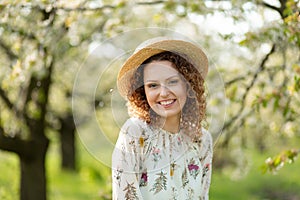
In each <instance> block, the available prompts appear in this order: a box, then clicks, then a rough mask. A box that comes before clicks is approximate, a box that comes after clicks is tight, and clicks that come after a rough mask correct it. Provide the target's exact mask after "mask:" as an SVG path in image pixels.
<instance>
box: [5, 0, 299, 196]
mask: <svg viewBox="0 0 300 200" xmlns="http://www.w3.org/2000/svg"><path fill="white" fill-rule="evenodd" d="M267 2H270V1H263V0H257V1H247V0H240V1H236V0H231V1H198V0H192V1H179V0H167V1H129V0H128V1H126V0H98V1H83V0H82V1H80V0H79V1H53V0H43V1H35V0H32V1H28V0H18V1H12V0H3V1H1V3H0V11H1V13H0V58H1V59H0V65H1V67H0V88H1V89H2V90H3V91H5V92H6V93H7V97H8V98H9V99H10V100H11V102H14V103H15V104H14V106H13V107H12V108H7V106H5V103H4V99H3V98H2V99H1V101H0V109H1V112H0V126H1V127H3V129H4V130H5V133H6V136H10V137H20V138H23V139H28V138H30V131H29V129H28V127H27V126H26V123H25V122H24V120H23V119H22V116H20V113H19V111H20V110H24V111H25V112H26V113H27V114H28V116H29V117H30V118H33V119H35V118H39V117H41V116H40V115H41V111H40V110H39V109H37V105H38V103H39V102H41V101H43V100H45V98H46V97H45V93H44V92H43V91H41V90H38V89H37V88H39V85H40V81H39V80H41V79H42V78H43V77H45V76H46V75H47V73H48V72H47V69H48V68H47V66H48V65H47V64H49V62H50V61H51V60H52V59H53V58H55V64H54V65H55V67H54V70H53V76H52V83H51V90H50V96H49V104H48V106H47V114H46V121H47V123H48V124H47V126H49V127H48V128H51V129H53V130H57V129H58V128H59V127H60V123H59V120H58V118H59V117H61V116H64V115H66V114H67V113H70V112H72V109H71V100H72V99H71V98H72V88H73V84H74V79H75V75H76V72H77V71H78V69H79V68H80V67H82V66H81V64H82V62H83V60H85V59H86V58H87V57H88V56H90V54H91V49H92V45H95V44H100V43H101V42H103V41H105V40H106V39H108V38H110V37H112V36H115V35H117V34H118V33H122V32H125V31H128V30H131V29H134V28H144V27H160V28H166V29H171V30H174V31H178V32H180V33H182V34H185V35H187V36H188V37H191V38H193V39H194V40H195V41H196V42H198V43H199V44H201V45H202V46H203V48H204V49H205V50H206V52H207V54H208V56H209V59H210V62H211V66H212V67H215V68H216V70H215V71H217V72H211V73H210V74H209V76H208V82H209V81H211V82H212V83H213V82H214V80H215V79H216V77H217V76H222V78H223V80H224V86H225V88H224V90H225V95H223V94H221V93H220V94H216V95H215V96H211V97H210V99H209V101H208V118H215V119H217V121H218V123H219V124H220V126H221V125H223V123H224V129H223V132H221V131H220V130H219V129H214V130H216V131H215V132H213V133H212V134H213V135H214V137H215V138H214V139H215V141H216V144H215V150H216V152H222V151H223V153H224V158H223V160H222V158H218V162H219V163H218V164H219V165H220V168H221V169H222V168H226V166H235V167H238V168H239V169H240V171H239V172H238V174H246V173H247V171H246V170H249V168H248V167H247V166H249V163H250V161H249V160H250V158H248V157H247V156H246V149H247V148H248V147H250V148H252V147H255V148H257V149H259V150H260V151H261V152H264V151H266V149H272V144H274V143H275V144H276V145H277V144H285V143H284V142H285V141H286V140H288V139H290V138H299V137H300V135H299V131H298V130H300V127H299V124H300V123H299V117H298V116H299V115H300V109H299V108H300V100H299V99H300V95H299V90H300V55H299V50H300V26H299V24H300V17H299V1H298V0H282V1H273V2H272V3H273V4H269V3H267ZM270 3H271V2H270ZM270 13H271V14H270ZM220 18H222V19H223V20H224V21H222V20H220ZM216 19H217V20H216ZM214 20H215V21H214ZM222 23H224V24H228V26H230V27H231V29H229V28H228V27H226V26H224V25H223V24H222ZM147 34H148V33H145V35H143V36H142V35H137V36H136V38H130V39H129V40H128V45H131V46H133V45H134V41H135V40H137V38H144V37H150V36H151V34H149V36H148V35H147ZM45 48H47V51H45V50H44V49H45ZM97 53H98V54H101V52H100V53H99V52H97ZM94 56H95V58H94V59H91V63H88V65H89V66H90V72H89V73H93V72H94V71H95V69H97V68H101V69H104V68H105V66H103V64H102V63H105V62H104V60H101V59H105V58H100V57H101V56H99V55H98V56H97V55H94ZM106 59H107V58H106ZM118 64H119V63H118ZM115 74H116V71H114V72H108V75H107V77H113V76H114V75H115ZM32 76H35V77H36V79H37V81H36V84H35V85H34V86H33V92H32V95H31V97H30V98H31V100H30V101H29V103H28V104H27V105H26V106H25V107H24V99H23V98H21V97H23V95H24V94H26V88H27V87H28V85H29V84H30V79H31V77H32ZM87 76H88V75H87ZM99 84H100V83H99ZM114 84H115V79H112V78H110V79H107V80H105V81H104V82H101V88H100V86H99V87H98V88H97V95H96V99H95V102H88V103H89V104H93V105H94V108H96V109H97V112H96V114H97V117H98V119H99V123H103V124H107V123H109V122H110V121H111V120H112V118H113V116H110V115H109V116H108V117H107V115H106V114H107V112H108V110H109V109H110V104H111V95H112V92H111V89H112V88H113V86H114ZM84 96H85V93H84V92H83V94H82V97H83V98H84ZM120 101H121V100H120ZM115 104H116V105H117V104H118V101H116V102H115ZM119 105H120V108H118V109H123V110H122V114H120V116H121V117H120V118H122V119H123V118H125V117H126V116H125V114H124V113H123V111H124V108H123V107H124V102H121V103H120V104H119ZM222 105H226V108H227V109H226V119H224V116H223V115H222V112H223V110H221V109H219V108H220V107H221V106H222ZM82 109H85V108H82ZM224 112H225V111H224ZM220 113H221V114H220ZM123 115H124V116H123ZM104 116H106V117H104ZM210 125H211V126H214V124H210ZM117 129H118V127H108V126H106V127H105V130H106V132H110V133H112V134H111V135H109V136H108V137H109V139H111V141H114V140H115V139H116V137H117V131H118V130H117ZM221 133H222V134H221ZM49 134H52V132H51V131H49ZM50 137H51V136H50ZM296 141H297V140H296ZM298 145H299V144H297V143H296V144H286V145H283V146H284V147H282V146H281V145H279V146H280V147H281V149H282V150H285V151H284V152H283V153H282V154H279V155H278V156H275V157H273V158H271V159H268V160H267V163H266V164H265V165H264V170H265V171H266V172H267V171H277V170H278V169H279V166H282V164H283V163H287V162H289V161H290V160H294V159H295V158H296V155H297V154H298V152H297V151H295V152H294V151H293V150H286V149H291V148H293V146H298ZM222 147H227V149H229V150H228V152H226V150H224V149H221V148H222ZM278 151H281V150H279V149H278ZM272 153H274V155H275V154H277V153H278V152H272ZM217 156H218V155H217ZM217 156H216V157H217ZM82 165H85V164H82ZM216 166H217V165H216ZM243 170H244V171H243ZM101 173H102V172H101ZM101 173H100V172H99V171H98V172H97V169H95V168H92V169H90V168H88V167H87V169H83V170H82V171H80V174H81V175H82V174H84V175H82V176H84V177H89V178H87V179H90V180H93V179H101V180H102V179H103V177H106V176H102V174H101ZM6 193H7V192H6V191H3V190H1V189H0V195H2V196H3V195H6ZM0 198H1V196H0Z"/></svg>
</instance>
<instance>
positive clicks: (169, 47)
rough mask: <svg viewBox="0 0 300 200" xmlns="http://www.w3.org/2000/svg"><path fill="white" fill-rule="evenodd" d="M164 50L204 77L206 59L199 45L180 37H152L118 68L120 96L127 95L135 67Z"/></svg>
mask: <svg viewBox="0 0 300 200" xmlns="http://www.w3.org/2000/svg"><path fill="white" fill-rule="evenodd" d="M164 51H170V52H173V53H175V54H178V55H180V56H181V57H183V58H185V59H186V60H187V61H188V62H190V63H191V64H192V65H193V66H195V68H197V70H198V71H199V72H200V74H201V76H202V77H203V79H204V78H205V77H206V75H207V71H208V59H207V57H206V55H205V53H204V52H203V51H202V50H201V49H200V47H198V46H197V45H195V44H193V43H191V42H188V41H185V40H181V39H169V38H165V37H158V38H152V39H150V40H146V41H145V42H143V43H142V44H140V45H139V46H138V47H137V48H136V49H135V51H134V53H133V54H132V55H131V56H130V57H129V58H128V59H127V60H126V61H125V63H124V64H123V66H122V68H121V69H120V71H119V74H118V79H117V87H118V90H119V93H120V94H121V96H122V97H124V98H126V97H127V95H128V91H129V88H130V85H131V83H130V80H131V78H132V76H133V75H134V73H135V71H136V69H137V68H138V67H139V66H140V65H141V64H142V63H143V62H144V61H145V60H147V59H148V58H150V57H151V56H153V55H156V54H158V53H161V52H164Z"/></svg>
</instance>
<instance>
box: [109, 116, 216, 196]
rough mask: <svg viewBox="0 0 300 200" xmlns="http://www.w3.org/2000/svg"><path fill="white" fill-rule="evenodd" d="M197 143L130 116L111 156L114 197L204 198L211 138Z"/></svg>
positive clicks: (206, 133)
mask: <svg viewBox="0 0 300 200" xmlns="http://www.w3.org/2000/svg"><path fill="white" fill-rule="evenodd" d="M202 132H203V136H202V138H201V141H200V142H197V143H195V142H192V141H191V139H189V137H188V136H186V135H185V134H183V133H182V132H179V133H176V134H172V133H170V132H167V131H165V130H163V129H158V128H153V127H151V126H149V125H147V124H146V123H145V122H143V121H141V120H139V119H136V118H130V119H128V120H127V121H126V123H125V124H124V125H123V127H122V129H121V132H120V135H119V138H118V141H117V143H116V146H115V149H114V152H113V156H112V180H113V183H112V184H113V199H114V200H136V199H139V200H152V199H155V198H157V199H159V198H161V199H160V200H165V199H168V200H169V199H170V200H171V199H172V200H188V199H191V200H195V199H199V200H208V192H209V186H210V179H211V162H212V138H211V135H210V133H209V132H208V131H206V130H203V131H202Z"/></svg>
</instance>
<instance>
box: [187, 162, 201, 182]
mask: <svg viewBox="0 0 300 200" xmlns="http://www.w3.org/2000/svg"><path fill="white" fill-rule="evenodd" d="M188 169H189V172H190V174H191V176H192V177H194V179H196V178H197V176H198V174H199V166H198V165H196V164H195V160H194V159H193V158H192V159H191V160H190V162H189V164H188Z"/></svg>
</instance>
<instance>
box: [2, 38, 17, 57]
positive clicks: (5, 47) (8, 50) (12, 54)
mask: <svg viewBox="0 0 300 200" xmlns="http://www.w3.org/2000/svg"><path fill="white" fill-rule="evenodd" d="M0 46H1V47H2V49H4V52H5V54H6V55H7V56H8V58H9V59H10V60H16V59H18V56H17V55H16V54H15V53H14V52H13V51H12V50H11V49H10V48H9V47H8V46H7V45H6V44H5V43H4V42H3V41H2V40H0Z"/></svg>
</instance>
